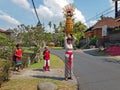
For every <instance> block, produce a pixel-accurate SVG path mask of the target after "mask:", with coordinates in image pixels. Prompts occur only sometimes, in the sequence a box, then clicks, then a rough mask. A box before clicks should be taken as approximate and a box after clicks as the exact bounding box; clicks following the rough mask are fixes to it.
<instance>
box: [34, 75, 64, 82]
mask: <svg viewBox="0 0 120 90" xmlns="http://www.w3.org/2000/svg"><path fill="white" fill-rule="evenodd" d="M32 77H34V78H47V79H54V80H60V81H63V80H65V79H64V78H62V77H53V76H38V75H34V76H32Z"/></svg>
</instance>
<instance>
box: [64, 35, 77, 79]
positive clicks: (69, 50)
mask: <svg viewBox="0 0 120 90" xmlns="http://www.w3.org/2000/svg"><path fill="white" fill-rule="evenodd" d="M75 41H76V38H75V37H74V36H73V35H72V34H70V37H67V36H66V35H65V38H64V42H65V50H66V52H65V80H68V79H72V73H73V72H72V68H73V44H74V43H75Z"/></svg>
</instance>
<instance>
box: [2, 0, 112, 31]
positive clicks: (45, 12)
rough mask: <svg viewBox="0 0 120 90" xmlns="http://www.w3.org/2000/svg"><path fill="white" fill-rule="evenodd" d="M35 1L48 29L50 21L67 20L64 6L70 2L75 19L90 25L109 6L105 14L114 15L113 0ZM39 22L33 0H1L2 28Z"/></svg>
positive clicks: (43, 22)
mask: <svg viewBox="0 0 120 90" xmlns="http://www.w3.org/2000/svg"><path fill="white" fill-rule="evenodd" d="M34 3H35V6H36V10H37V12H38V15H39V18H40V21H41V23H42V24H44V26H45V27H46V30H48V31H50V28H49V26H48V23H49V22H50V21H51V22H52V23H55V24H56V25H58V24H59V22H60V21H63V20H65V18H64V17H63V7H64V6H65V5H67V4H69V3H72V4H73V5H74V7H75V12H74V18H75V21H76V22H77V21H81V22H82V23H84V24H85V25H87V26H88V27H89V26H91V25H93V24H95V23H96V22H97V20H98V19H99V17H100V15H102V13H101V12H103V11H105V10H107V9H108V8H109V11H105V12H104V13H107V12H108V13H107V14H105V16H108V17H114V11H113V12H111V10H112V9H114V5H113V3H114V2H112V0H34ZM100 13H101V14H100ZM92 17H93V18H92ZM37 22H38V20H37V18H36V15H35V12H34V9H33V5H32V1H31V0H0V29H3V30H7V29H9V28H11V29H13V28H17V26H18V25H20V24H25V25H33V26H35V25H36V24H37Z"/></svg>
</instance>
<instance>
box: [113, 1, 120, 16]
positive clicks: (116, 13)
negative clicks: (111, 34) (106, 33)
mask: <svg viewBox="0 0 120 90" xmlns="http://www.w3.org/2000/svg"><path fill="white" fill-rule="evenodd" d="M112 1H114V2H115V18H117V17H118V1H120V0H112Z"/></svg>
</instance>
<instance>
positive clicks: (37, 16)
mask: <svg viewBox="0 0 120 90" xmlns="http://www.w3.org/2000/svg"><path fill="white" fill-rule="evenodd" d="M32 4H33V7H34V11H35V14H36V17H37V19H38V23H39V24H40V19H39V16H38V13H37V10H36V7H35V4H34V1H33V0H32Z"/></svg>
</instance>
